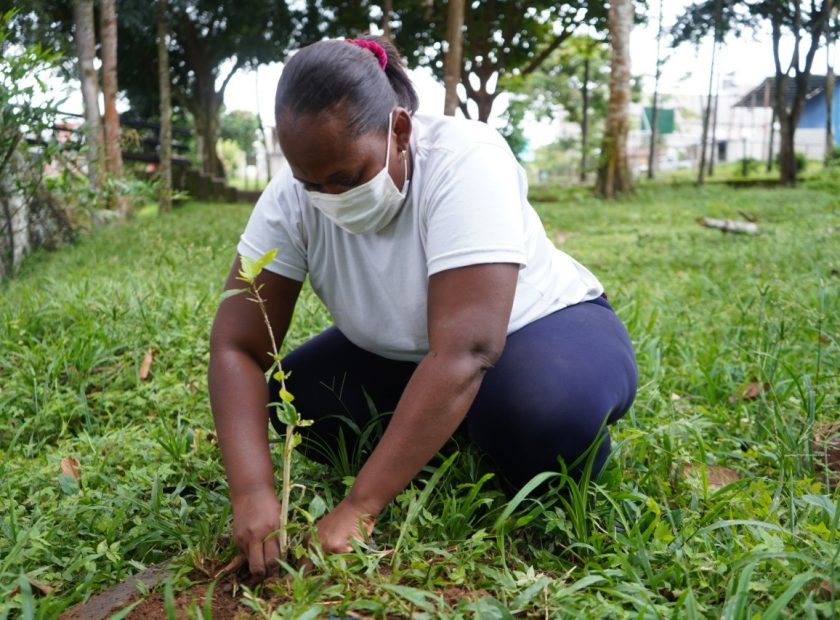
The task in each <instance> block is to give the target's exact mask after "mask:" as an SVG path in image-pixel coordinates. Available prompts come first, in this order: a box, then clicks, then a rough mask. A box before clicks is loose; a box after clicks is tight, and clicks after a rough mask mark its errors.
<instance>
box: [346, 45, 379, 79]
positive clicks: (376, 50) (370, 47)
mask: <svg viewBox="0 0 840 620" xmlns="http://www.w3.org/2000/svg"><path fill="white" fill-rule="evenodd" d="M344 40H345V41H347V42H348V43H352V44H353V45H358V46H359V47H363V48H365V49H366V50H370V51H371V52H373V55H374V56H376V60H378V61H379V67H380V68H381V69H382V70H383V71H385V67H387V66H388V53H387V52H386V51H385V48H384V47H382V46H381V45H379V43H377V42H376V41H368V40H365V39H344Z"/></svg>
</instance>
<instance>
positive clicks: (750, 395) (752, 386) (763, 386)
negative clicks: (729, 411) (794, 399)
mask: <svg viewBox="0 0 840 620" xmlns="http://www.w3.org/2000/svg"><path fill="white" fill-rule="evenodd" d="M769 391H770V384H769V383H759V382H758V381H755V380H753V381H750V382H749V383H747V384H746V385H744V386H742V387H741V388H740V389H739V390H738V392H737V393H735V394H733V395H732V396H730V397H729V402H730V403H737V402H738V401H742V400H755V399H756V398H758V397H759V396H761V395H762V394H764V393H765V392H769Z"/></svg>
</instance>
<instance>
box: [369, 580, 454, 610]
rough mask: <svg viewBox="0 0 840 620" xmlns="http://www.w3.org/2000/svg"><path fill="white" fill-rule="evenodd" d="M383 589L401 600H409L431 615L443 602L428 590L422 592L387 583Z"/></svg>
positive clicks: (417, 589)
mask: <svg viewBox="0 0 840 620" xmlns="http://www.w3.org/2000/svg"><path fill="white" fill-rule="evenodd" d="M382 589H384V590H389V591H391V592H393V593H394V594H396V595H397V596H399V597H400V598H403V599H405V600H407V601H408V602H409V603H411V604H412V605H414V606H415V607H418V608H420V609H422V610H423V611H427V612H429V613H432V612H434V611H435V607H436V605H435V603H441V602H442V600H441V598H440V597H439V596H438V595H436V594H432V593H431V592H427V591H426V590H420V589H419V588H412V587H409V586H399V585H397V584H393V583H385V584H382Z"/></svg>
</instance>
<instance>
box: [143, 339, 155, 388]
mask: <svg viewBox="0 0 840 620" xmlns="http://www.w3.org/2000/svg"><path fill="white" fill-rule="evenodd" d="M154 357H155V350H154V349H152V348H151V347H150V348H149V349H148V350H147V351H146V355H145V356H144V357H143V363H142V364H140V380H141V381H145V380H146V379H148V378H149V371H150V370H151V369H152V360H153V359H154Z"/></svg>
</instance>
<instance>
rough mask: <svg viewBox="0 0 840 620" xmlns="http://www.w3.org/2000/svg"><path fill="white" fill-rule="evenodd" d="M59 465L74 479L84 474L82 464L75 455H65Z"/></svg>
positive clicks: (63, 472)
mask: <svg viewBox="0 0 840 620" xmlns="http://www.w3.org/2000/svg"><path fill="white" fill-rule="evenodd" d="M59 467H61V473H62V474H67V475H68V476H70V477H71V478H73V480H78V479H79V476H81V475H82V465H81V463H79V459H77V458H76V457H75V456H65V457H64V458H63V459H61V463H60V464H59Z"/></svg>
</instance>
